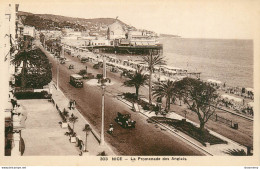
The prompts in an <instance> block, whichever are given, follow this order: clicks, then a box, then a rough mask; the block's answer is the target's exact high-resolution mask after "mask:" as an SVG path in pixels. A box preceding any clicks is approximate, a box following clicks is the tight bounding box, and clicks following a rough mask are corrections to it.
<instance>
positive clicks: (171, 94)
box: [152, 80, 175, 111]
mask: <svg viewBox="0 0 260 169" xmlns="http://www.w3.org/2000/svg"><path fill="white" fill-rule="evenodd" d="M154 84H155V87H154V89H153V93H152V94H153V95H154V96H156V97H159V98H163V97H165V98H166V110H167V111H169V110H170V105H171V99H173V98H175V88H174V86H175V83H174V82H173V81H170V80H168V81H164V82H155V83H154Z"/></svg>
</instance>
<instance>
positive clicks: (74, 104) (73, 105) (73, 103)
mask: <svg viewBox="0 0 260 169" xmlns="http://www.w3.org/2000/svg"><path fill="white" fill-rule="evenodd" d="M75 106H76V101H75V100H73V102H72V109H73V110H74V109H75Z"/></svg>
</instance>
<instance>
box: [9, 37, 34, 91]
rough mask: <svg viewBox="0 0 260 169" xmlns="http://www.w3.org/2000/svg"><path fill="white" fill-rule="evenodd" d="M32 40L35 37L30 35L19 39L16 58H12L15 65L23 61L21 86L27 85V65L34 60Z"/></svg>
mask: <svg viewBox="0 0 260 169" xmlns="http://www.w3.org/2000/svg"><path fill="white" fill-rule="evenodd" d="M32 41H33V38H32V37H30V36H24V37H23V40H20V41H19V44H18V46H19V49H20V50H19V51H18V53H17V54H16V55H15V56H14V58H13V59H12V60H11V63H12V64H14V65H15V66H19V65H20V64H21V63H23V67H22V77H21V83H22V84H21V86H22V87H25V86H26V72H27V66H28V64H30V63H31V62H32V60H33V53H32V52H31V50H32Z"/></svg>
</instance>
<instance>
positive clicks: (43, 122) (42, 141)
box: [19, 99, 79, 156]
mask: <svg viewBox="0 0 260 169" xmlns="http://www.w3.org/2000/svg"><path fill="white" fill-rule="evenodd" d="M19 103H20V104H21V106H23V107H24V108H25V110H26V111H27V112H28V114H27V119H26V121H25V125H26V128H25V129H24V130H22V138H23V140H24V144H25V151H24V154H23V156H58V155H63V156H77V155H78V154H79V151H78V150H77V149H76V147H75V145H73V144H71V143H70V142H69V140H68V137H67V136H65V135H64V133H65V130H64V129H62V128H61V127H60V125H59V124H58V122H59V121H60V117H59V115H58V113H57V110H56V109H55V107H54V106H53V104H51V103H50V102H48V100H46V99H42V100H39V99H37V100H19Z"/></svg>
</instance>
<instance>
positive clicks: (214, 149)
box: [118, 97, 247, 156]
mask: <svg viewBox="0 0 260 169" xmlns="http://www.w3.org/2000/svg"><path fill="white" fill-rule="evenodd" d="M118 100H120V101H122V102H123V103H125V104H126V105H128V106H129V107H130V108H132V103H131V102H129V101H127V100H124V99H122V98H120V97H118ZM138 107H139V110H140V113H141V114H142V115H144V116H146V117H148V118H149V117H153V116H156V114H155V112H149V111H145V110H143V109H142V108H141V106H138ZM166 117H167V118H171V119H178V120H182V119H184V117H182V116H180V115H178V114H176V113H174V112H169V113H168V114H167V115H166ZM186 120H187V122H190V123H192V124H193V125H195V126H197V127H199V124H197V123H194V122H192V121H190V120H188V119H186ZM155 125H157V124H155ZM160 128H161V129H162V130H166V129H168V130H169V131H171V132H172V133H173V134H176V135H177V136H179V137H180V138H182V139H183V140H185V141H186V142H187V143H189V144H191V145H192V146H195V147H197V148H198V149H200V150H203V152H204V153H206V154H208V155H213V156H227V155H228V154H226V153H224V152H226V151H227V150H233V149H239V150H241V149H243V150H244V151H245V152H246V151H247V148H246V147H245V146H242V145H240V144H238V143H236V142H234V141H232V140H230V139H228V138H226V137H224V136H222V135H220V134H218V133H216V132H214V131H212V130H209V132H210V134H212V135H214V136H216V137H218V138H220V139H222V140H224V141H226V142H227V144H216V145H208V146H207V147H205V146H203V145H202V144H201V143H200V142H198V141H197V140H195V139H193V138H191V137H189V136H188V135H186V134H184V133H182V132H180V131H178V130H176V129H175V128H173V127H170V126H168V125H165V124H162V125H160Z"/></svg>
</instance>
